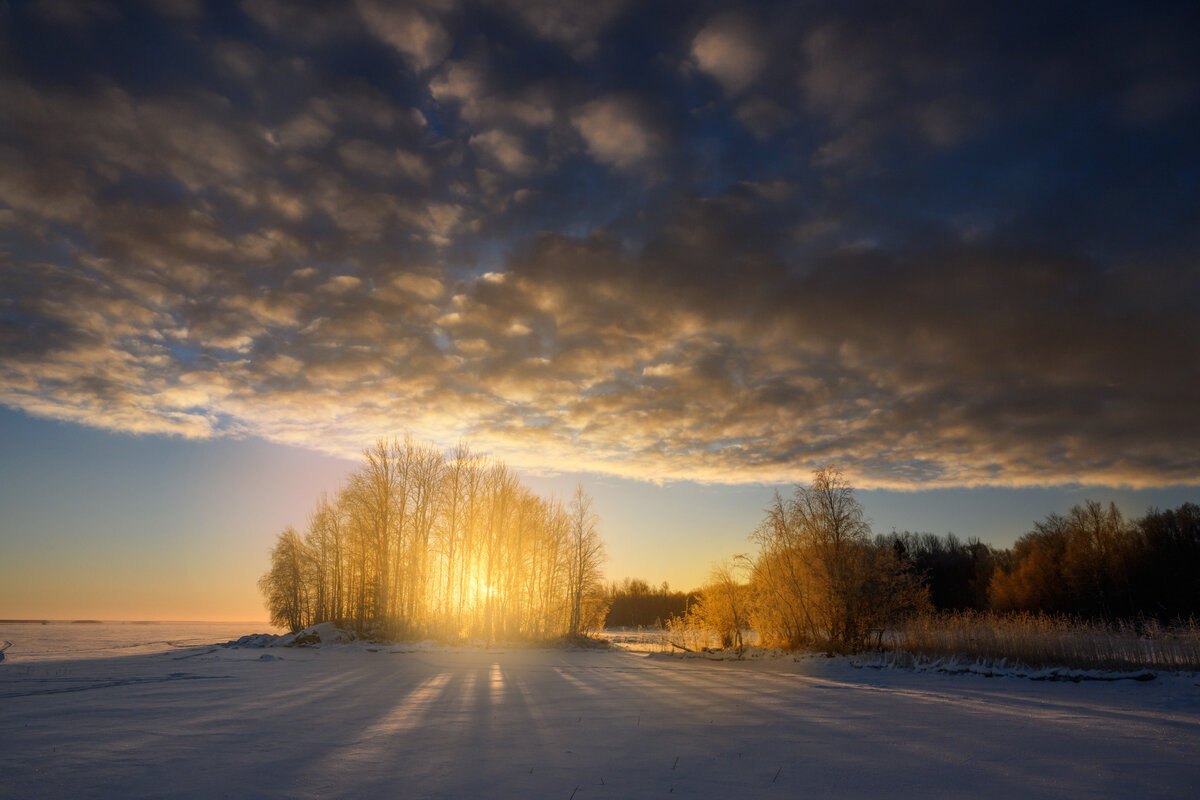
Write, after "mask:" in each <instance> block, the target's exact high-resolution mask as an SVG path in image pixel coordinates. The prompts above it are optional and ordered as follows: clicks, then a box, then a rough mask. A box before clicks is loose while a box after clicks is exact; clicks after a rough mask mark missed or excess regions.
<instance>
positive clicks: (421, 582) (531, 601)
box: [259, 437, 605, 640]
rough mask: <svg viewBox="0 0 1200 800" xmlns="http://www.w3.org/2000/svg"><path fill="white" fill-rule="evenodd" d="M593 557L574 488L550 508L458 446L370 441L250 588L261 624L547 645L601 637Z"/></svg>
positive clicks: (597, 551) (599, 553)
mask: <svg viewBox="0 0 1200 800" xmlns="http://www.w3.org/2000/svg"><path fill="white" fill-rule="evenodd" d="M603 560H604V544H603V541H602V540H601V538H600V534H599V529H598V519H597V517H596V514H595V513H594V511H593V509H592V501H591V498H590V497H589V496H588V495H587V493H586V492H585V491H584V490H583V486H582V485H580V486H579V487H578V488H577V489H576V491H575V493H574V494H573V496H572V497H571V499H570V500H569V501H568V502H567V503H566V504H564V503H563V502H562V501H560V500H557V499H549V500H547V499H543V498H541V497H538V496H537V495H535V494H534V493H533V492H532V491H530V490H529V489H528V488H526V487H525V486H523V485H522V484H521V483H520V480H519V479H518V476H517V474H516V473H515V472H513V471H512V470H511V469H509V468H508V467H507V466H505V465H504V464H503V463H502V462H499V461H496V460H493V459H490V458H487V457H485V456H481V455H477V454H474V453H472V452H470V450H469V448H468V447H467V446H466V445H462V444H460V445H458V446H457V447H455V448H453V449H451V450H450V451H449V452H442V451H440V450H438V449H437V448H435V447H433V446H431V445H427V444H422V443H419V442H416V441H414V440H413V439H412V438H411V437H406V438H405V439H404V440H403V441H391V442H387V441H383V440H380V441H378V442H376V443H375V444H374V445H373V446H372V447H370V448H368V449H367V450H365V451H364V453H363V463H362V465H361V466H360V467H359V468H358V470H356V471H355V472H354V473H353V474H352V475H351V476H350V477H349V479H348V480H347V481H346V483H345V485H344V486H343V487H342V488H341V490H340V491H338V492H337V493H336V494H335V495H334V496H333V497H329V496H324V497H321V498H320V500H319V501H318V502H317V504H316V507H315V508H314V509H313V511H312V513H311V514H310V515H309V518H308V524H307V526H306V529H305V531H304V532H303V533H300V532H298V531H296V530H294V529H292V528H287V529H285V530H284V531H283V532H281V533H280V534H279V536H278V538H277V540H276V543H275V546H274V547H273V548H272V550H271V565H270V569H269V570H268V571H267V573H266V574H265V575H263V576H262V578H261V579H260V581H259V586H260V588H261V589H262V591H263V594H264V595H265V597H266V601H267V607H268V610H269V612H270V615H271V621H272V622H273V623H274V624H276V625H278V626H280V627H283V628H286V629H288V630H293V631H295V630H299V629H301V628H304V627H306V626H309V625H312V624H314V623H317V622H324V621H332V622H335V623H336V624H337V625H338V626H339V627H346V628H351V629H353V630H355V631H358V632H360V633H371V634H376V635H381V636H389V637H393V638H411V637H421V636H433V637H438V638H443V639H452V640H455V639H463V638H486V639H497V638H503V639H516V638H531V639H550V638H556V637H561V636H571V637H573V636H578V635H580V634H581V633H583V632H585V631H587V630H589V629H592V628H595V627H598V626H599V625H600V624H602V622H603V619H604V612H605V602H604V591H603V585H602V574H601V566H602V563H603Z"/></svg>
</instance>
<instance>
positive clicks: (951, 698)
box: [0, 637, 1200, 800]
mask: <svg viewBox="0 0 1200 800" xmlns="http://www.w3.org/2000/svg"><path fill="white" fill-rule="evenodd" d="M10 638H11V637H10ZM262 641H266V640H265V638H264V639H263V640H262ZM18 644H19V642H18ZM17 652H18V650H17V648H16V647H14V649H13V650H10V652H9V655H10V656H15V655H16V653H17ZM1198 682H1200V678H1197V677H1196V676H1182V675H1170V676H1158V677H1157V678H1156V679H1155V680H1152V681H1148V682H1134V681H1118V682H1081V683H1070V682H1067V683H1055V682H1045V681H1032V680H1029V679H1026V678H1016V677H983V676H981V675H975V674H944V673H939V672H934V671H926V672H915V671H908V670H897V669H861V668H856V667H855V666H854V665H853V664H852V663H851V662H849V661H848V660H846V659H825V658H820V657H810V658H802V659H800V660H799V661H797V660H794V659H792V658H791V657H784V658H770V657H764V658H756V659H752V660H747V661H729V660H726V661H715V660H713V659H712V658H711V657H706V658H680V657H672V656H669V655H666V654H645V653H633V652H628V651H624V650H612V651H603V650H535V649H521V648H495V649H491V650H486V649H481V648H446V647H437V646H433V645H431V644H429V643H424V644H421V645H418V646H391V645H376V644H368V643H362V642H358V643H352V644H340V645H336V644H335V645H325V646H321V647H271V648H263V647H221V646H217V645H210V646H191V647H176V648H173V649H170V650H167V651H163V652H157V653H149V654H147V653H138V654H135V655H130V656H126V657H110V658H91V657H84V658H74V659H60V660H27V661H18V660H16V659H15V658H12V657H10V659H9V660H8V661H6V662H4V663H3V664H2V665H0V796H3V797H14V798H15V797H45V798H55V797H63V798H68V797H69V798H87V797H95V798H135V797H197V798H200V797H204V798H209V797H223V796H227V797H297V798H310V797H311V798H317V797H405V798H411V797H454V798H459V797H462V798H496V797H501V798H503V797H514V798H515V797H534V798H542V797H548V798H563V799H564V800H567V799H568V798H571V797H572V795H573V796H574V798H575V799H576V800H585V799H586V798H588V797H614V798H615V797H619V798H629V797H660V796H663V795H667V794H674V795H680V796H684V797H718V798H727V797H797V796H802V795H803V796H816V797H831V796H836V797H865V796H886V797H928V796H939V797H1005V798H1008V797H1164V798H1165V797H1170V798H1178V797H1188V796H1195V795H1196V790H1197V787H1200V762H1198V761H1197V759H1196V754H1197V753H1200V685H1198Z"/></svg>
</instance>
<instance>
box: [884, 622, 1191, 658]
mask: <svg viewBox="0 0 1200 800" xmlns="http://www.w3.org/2000/svg"><path fill="white" fill-rule="evenodd" d="M884 646H885V647H887V648H889V649H893V650H897V651H904V652H907V653H909V654H910V655H912V656H914V657H917V658H945V659H955V660H958V661H978V662H983V663H987V664H993V663H996V662H1000V661H1008V662H1017V663H1020V664H1024V665H1026V666H1029V667H1068V668H1072V669H1096V670H1144V669H1156V670H1164V671H1181V672H1194V671H1200V623H1198V622H1197V621H1196V620H1195V619H1189V620H1187V621H1180V622H1177V623H1175V624H1173V625H1168V626H1164V625H1161V624H1159V623H1158V622H1157V621H1155V620H1137V621H1133V622H1116V623H1102V622H1089V621H1085V620H1079V619H1072V618H1069V617H1060V616H1050V615H1043V614H994V613H971V612H965V613H954V614H942V615H926V616H921V617H916V618H913V619H911V620H909V621H908V622H907V623H905V624H903V625H901V626H899V627H898V628H897V629H896V630H895V631H893V632H892V633H891V634H890V635H889V636H888V637H886V638H885V640H884Z"/></svg>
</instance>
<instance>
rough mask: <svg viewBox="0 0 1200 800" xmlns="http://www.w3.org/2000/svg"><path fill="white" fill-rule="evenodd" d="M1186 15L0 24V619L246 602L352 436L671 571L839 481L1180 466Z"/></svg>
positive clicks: (933, 491) (939, 495) (949, 482)
mask: <svg viewBox="0 0 1200 800" xmlns="http://www.w3.org/2000/svg"><path fill="white" fill-rule="evenodd" d="M1196 41H1200V12H1198V11H1197V10H1196V7H1195V4H1194V3H1184V2H1180V3H1169V2H1163V3H1154V4H1139V3H1100V4H1094V3H1093V4H1071V3H1059V4H1041V3H1022V2H1015V3H1007V4H990V3H961V4H950V5H947V4H944V3H932V2H913V3H905V4H895V3H883V2H880V3H871V2H840V3H833V2H808V3H796V2H780V3H771V2H759V3H748V4H742V5H738V4H730V3H721V4H717V3H704V2H669V1H664V2H655V3H632V2H621V1H620V0H587V1H586V2H574V1H573V0H566V1H565V2H540V1H535V2H505V1H504V0H493V1H490V2H465V1H460V0H429V2H409V3H403V4H386V3H382V2H377V1H376V0H361V2H354V3H350V2H338V3H333V2H323V3H321V2H317V3H313V2H283V0H245V1H244V2H241V3H236V4H235V3H204V2H199V1H198V0H197V1H189V0H144V2H127V3H115V2H114V3H108V2H103V1H101V0H87V1H84V0H80V1H78V2H76V1H72V0H48V1H45V2H32V3H17V2H9V3H4V4H2V5H0V108H3V109H4V113H3V114H0V406H2V407H3V410H0V433H2V434H3V438H2V439H0V442H2V443H3V446H2V449H0V475H2V476H3V477H4V485H3V486H2V487H0V501H2V503H0V571H2V572H3V575H2V577H0V617H9V618H11V617H72V616H91V617H103V618H129V617H132V618H209V619H213V618H228V619H259V618H262V616H264V615H265V614H264V612H263V610H262V606H261V600H260V599H259V598H258V597H257V590H256V589H255V587H254V585H253V584H254V580H255V578H257V576H258V575H259V574H261V572H262V571H263V570H264V569H265V567H266V560H267V557H266V553H267V550H268V548H269V547H270V543H271V541H272V540H273V537H274V536H275V534H276V533H277V532H278V531H279V530H280V529H281V528H282V527H283V526H284V525H288V524H292V525H296V526H302V525H303V523H304V519H305V517H306V515H307V513H308V511H309V510H310V509H311V506H312V505H313V503H315V501H316V498H317V496H318V495H319V493H320V492H321V491H323V490H333V489H335V488H336V486H337V483H338V481H339V480H341V479H342V478H343V477H344V476H345V474H346V472H347V471H348V470H350V469H353V467H354V463H355V459H356V458H357V455H358V453H360V452H361V450H362V448H363V447H364V446H366V445H367V444H369V443H371V442H372V441H374V440H375V439H377V438H379V437H385V436H395V435H403V434H404V433H406V432H411V433H412V434H413V435H414V436H416V437H417V438H419V439H423V440H427V441H431V442H434V443H437V444H439V445H445V446H448V445H451V444H453V443H455V442H457V441H459V440H465V441H468V442H469V443H470V444H471V446H472V447H473V449H475V450H477V451H481V452H488V453H490V454H492V455H493V456H495V457H497V458H500V459H502V460H504V461H505V462H506V463H508V464H509V465H510V466H512V467H514V468H515V469H516V470H517V471H518V472H520V473H521V475H522V476H523V477H524V478H525V480H526V482H527V483H528V484H529V485H530V486H531V487H533V488H534V489H535V490H537V491H539V492H543V493H546V494H549V493H551V492H557V493H558V494H560V495H563V494H567V493H568V492H569V490H570V488H571V487H572V486H574V484H575V482H576V481H583V482H584V484H585V487H586V488H587V489H588V490H589V491H590V492H591V493H592V495H593V496H594V497H595V499H596V506H597V511H598V512H599V513H600V516H601V518H602V526H603V527H602V530H603V532H604V534H605V536H606V538H607V539H608V543H609V554H610V562H609V565H608V571H609V573H610V577H615V578H619V577H623V576H625V575H635V576H641V577H644V578H647V579H649V580H651V581H653V582H658V581H661V580H668V581H670V582H671V583H672V584H673V585H676V586H679V587H681V588H682V587H690V586H692V585H694V584H696V583H698V582H699V581H700V580H702V579H703V576H704V574H705V572H706V571H707V569H708V566H709V564H710V563H711V562H712V561H713V560H715V559H717V558H720V557H722V556H725V555H730V554H732V553H737V552H745V551H747V550H749V545H748V543H747V541H746V536H747V534H748V533H749V532H750V530H752V529H753V527H754V525H755V524H756V523H757V521H758V520H759V519H760V518H761V515H762V510H763V508H764V507H765V505H766V504H767V502H768V501H769V500H770V497H771V494H772V492H773V491H774V490H776V489H777V488H778V489H781V490H783V491H785V492H786V491H788V487H789V486H790V485H791V484H793V483H794V482H797V481H804V480H806V479H807V478H808V476H809V475H810V474H811V471H812V469H814V468H815V467H817V466H820V465H824V464H836V465H838V466H839V467H841V468H842V469H843V470H844V472H845V474H846V476H847V477H848V478H849V479H850V480H851V481H852V483H853V484H854V485H855V486H856V487H858V488H859V489H860V492H859V497H860V498H861V499H862V500H863V502H864V506H865V507H866V509H867V512H868V515H869V516H870V518H871V520H872V523H873V525H874V526H875V529H876V531H877V532H887V531H889V530H891V529H892V528H896V529H899V530H904V529H911V530H928V531H932V532H935V533H944V532H947V531H954V532H956V533H958V534H959V535H963V536H979V537H980V538H982V539H984V540H985V541H990V542H993V543H995V544H998V545H1007V544H1011V542H1012V540H1013V539H1015V537H1016V536H1019V535H1020V534H1021V533H1022V532H1024V531H1025V530H1028V529H1029V528H1030V527H1031V525H1032V523H1033V522H1034V521H1035V520H1037V519H1040V518H1041V517H1044V516H1045V515H1046V514H1048V513H1050V512H1052V511H1065V510H1067V509H1068V508H1069V507H1070V506H1071V505H1072V504H1073V503H1075V502H1079V501H1080V500H1081V499H1083V498H1085V497H1093V498H1096V499H1101V500H1109V499H1113V500H1116V501H1117V502H1118V503H1119V504H1120V505H1121V507H1122V508H1123V510H1125V511H1126V513H1127V514H1130V515H1137V514H1140V513H1142V512H1144V511H1145V510H1146V508H1148V507H1150V506H1160V507H1166V506H1174V505H1178V504H1179V503H1181V502H1184V501H1185V500H1195V499H1196V498H1197V491H1196V487H1197V485H1198V484H1200V424H1198V423H1197V420H1196V409H1197V408H1200V377H1198V376H1197V373H1196V365H1197V364H1198V363H1200V315H1197V313H1196V310H1197V301H1196V298H1197V297H1200V264H1198V263H1197V252H1200V250H1198V245H1200V202H1198V201H1197V198H1198V197H1200V186H1198V183H1200V157H1197V154H1196V146H1195V142H1197V141H1200V53H1198V51H1197V48H1196V47H1195V46H1194V43H1195V42H1196Z"/></svg>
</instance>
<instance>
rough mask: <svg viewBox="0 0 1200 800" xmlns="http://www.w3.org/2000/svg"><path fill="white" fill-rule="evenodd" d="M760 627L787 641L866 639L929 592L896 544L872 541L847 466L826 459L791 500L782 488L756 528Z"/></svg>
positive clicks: (849, 644)
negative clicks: (903, 560) (894, 547)
mask: <svg viewBox="0 0 1200 800" xmlns="http://www.w3.org/2000/svg"><path fill="white" fill-rule="evenodd" d="M751 538H752V540H753V541H755V542H756V543H757V544H758V545H759V546H760V548H761V552H760V555H759V558H758V560H757V562H756V563H755V569H754V578H755V586H756V589H757V591H758V595H759V601H758V603H757V616H758V620H757V622H758V627H759V628H760V631H759V632H760V633H761V634H763V635H764V637H765V638H767V639H768V640H771V639H775V640H777V641H780V643H782V644H785V645H788V646H797V645H799V644H801V643H803V642H805V641H825V642H828V643H830V644H832V645H834V646H836V647H844V648H851V649H853V648H856V647H861V646H862V645H863V644H864V643H865V641H866V640H867V638H868V636H869V635H870V634H871V633H873V632H875V633H878V632H880V631H881V630H882V628H883V627H884V626H886V625H888V624H891V623H893V622H894V621H896V619H897V618H898V617H899V616H900V615H902V614H905V613H908V612H909V611H913V610H916V609H919V608H923V607H924V606H925V605H926V604H927V603H928V600H927V592H926V591H925V589H924V587H923V586H921V584H920V582H919V581H918V580H917V579H916V577H915V576H913V575H912V574H911V573H909V572H908V571H907V570H906V569H905V567H904V565H903V564H902V563H901V562H900V560H899V559H898V558H897V556H896V554H895V553H894V552H893V550H892V548H890V547H878V546H876V545H875V544H874V543H873V542H872V541H871V529H870V526H869V525H868V524H867V522H866V519H865V518H864V514H863V509H862V506H861V505H860V504H859V502H858V500H857V499H856V498H855V497H854V490H853V488H852V487H851V486H850V484H849V482H848V481H846V479H845V477H844V476H843V475H842V473H841V471H840V470H838V469H837V468H835V467H828V466H827V467H823V468H821V469H818V470H817V471H815V472H814V473H813V480H812V483H810V484H809V485H808V486H802V485H798V486H797V487H796V490H795V493H794V494H793V496H792V498H791V500H788V501H785V500H783V499H782V498H780V497H779V496H776V498H775V502H774V504H773V505H772V506H771V507H770V508H769V509H768V512H767V517H766V519H765V520H764V521H763V523H762V524H760V525H759V527H758V529H757V530H756V531H755V532H754V534H753V535H752V537H751Z"/></svg>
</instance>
